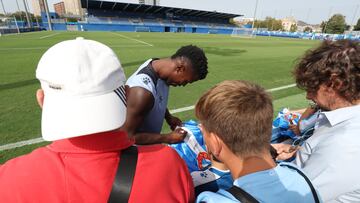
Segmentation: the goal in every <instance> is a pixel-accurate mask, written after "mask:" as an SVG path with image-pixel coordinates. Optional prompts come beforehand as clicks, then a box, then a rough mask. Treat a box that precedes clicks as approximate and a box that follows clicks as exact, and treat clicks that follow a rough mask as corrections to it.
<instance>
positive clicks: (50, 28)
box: [43, 0, 53, 31]
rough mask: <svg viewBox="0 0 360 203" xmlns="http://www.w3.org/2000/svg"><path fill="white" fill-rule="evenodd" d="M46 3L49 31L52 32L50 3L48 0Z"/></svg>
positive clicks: (44, 0) (45, 0)
mask: <svg viewBox="0 0 360 203" xmlns="http://www.w3.org/2000/svg"><path fill="white" fill-rule="evenodd" d="M43 2H44V6H45V12H46V16H47V20H48V25H49V30H50V31H52V30H53V29H52V25H51V17H50V14H49V7H48V3H47V0H43Z"/></svg>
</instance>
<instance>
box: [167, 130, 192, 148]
mask: <svg viewBox="0 0 360 203" xmlns="http://www.w3.org/2000/svg"><path fill="white" fill-rule="evenodd" d="M186 135H187V132H186V130H184V129H182V128H177V129H176V130H174V131H172V132H171V133H169V134H167V135H165V136H166V138H165V143H168V144H175V143H178V142H182V141H183V140H184V138H185V137H186Z"/></svg>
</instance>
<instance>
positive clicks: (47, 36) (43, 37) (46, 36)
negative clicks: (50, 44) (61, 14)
mask: <svg viewBox="0 0 360 203" xmlns="http://www.w3.org/2000/svg"><path fill="white" fill-rule="evenodd" d="M59 34H61V32H57V33H54V34H51V35H45V36H42V37H39V39H45V38H49V37H53V36H55V35H59Z"/></svg>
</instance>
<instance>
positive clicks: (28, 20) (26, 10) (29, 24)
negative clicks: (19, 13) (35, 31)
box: [23, 0, 31, 28]
mask: <svg viewBox="0 0 360 203" xmlns="http://www.w3.org/2000/svg"><path fill="white" fill-rule="evenodd" d="M23 3H24V8H25V14H26V21H27V22H28V27H29V28H31V23H30V17H29V12H28V9H27V6H26V3H25V0H23Z"/></svg>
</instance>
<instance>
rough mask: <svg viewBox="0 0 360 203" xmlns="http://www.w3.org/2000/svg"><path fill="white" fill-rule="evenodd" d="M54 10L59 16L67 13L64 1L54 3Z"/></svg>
mask: <svg viewBox="0 0 360 203" xmlns="http://www.w3.org/2000/svg"><path fill="white" fill-rule="evenodd" d="M54 10H55V13H56V14H58V16H64V15H65V14H66V10H65V4H64V2H62V1H61V2H59V3H56V4H54Z"/></svg>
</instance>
